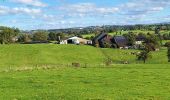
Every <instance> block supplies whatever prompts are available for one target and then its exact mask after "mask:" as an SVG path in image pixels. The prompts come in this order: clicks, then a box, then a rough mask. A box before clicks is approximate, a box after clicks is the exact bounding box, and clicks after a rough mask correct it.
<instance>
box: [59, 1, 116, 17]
mask: <svg viewBox="0 0 170 100" xmlns="http://www.w3.org/2000/svg"><path fill="white" fill-rule="evenodd" d="M58 9H59V10H62V11H65V12H67V14H68V15H73V16H76V15H77V16H81V17H82V16H85V15H103V14H114V13H116V12H117V11H119V8H117V7H98V6H96V5H95V4H93V3H78V4H69V5H68V4H67V5H64V6H62V7H59V8H58Z"/></svg>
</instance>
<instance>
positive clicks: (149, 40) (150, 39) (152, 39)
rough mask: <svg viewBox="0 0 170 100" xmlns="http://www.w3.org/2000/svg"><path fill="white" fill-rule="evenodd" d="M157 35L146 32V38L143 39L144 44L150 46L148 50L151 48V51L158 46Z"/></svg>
mask: <svg viewBox="0 0 170 100" xmlns="http://www.w3.org/2000/svg"><path fill="white" fill-rule="evenodd" d="M158 40H159V39H158V37H157V36H156V35H155V34H150V33H148V34H147V37H146V40H145V44H146V46H148V48H150V50H151V49H152V51H154V50H156V48H158V47H159V42H158Z"/></svg>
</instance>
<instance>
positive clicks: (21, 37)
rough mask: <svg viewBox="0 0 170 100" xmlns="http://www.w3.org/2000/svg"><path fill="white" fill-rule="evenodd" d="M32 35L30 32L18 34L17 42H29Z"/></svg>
mask: <svg viewBox="0 0 170 100" xmlns="http://www.w3.org/2000/svg"><path fill="white" fill-rule="evenodd" d="M31 41H32V36H31V35H30V34H20V35H19V38H18V42H24V43H26V42H31Z"/></svg>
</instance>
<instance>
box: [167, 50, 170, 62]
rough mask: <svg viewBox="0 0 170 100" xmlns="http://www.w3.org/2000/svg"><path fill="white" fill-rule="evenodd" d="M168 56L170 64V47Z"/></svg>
mask: <svg viewBox="0 0 170 100" xmlns="http://www.w3.org/2000/svg"><path fill="white" fill-rule="evenodd" d="M167 56H168V62H170V47H168V53H167Z"/></svg>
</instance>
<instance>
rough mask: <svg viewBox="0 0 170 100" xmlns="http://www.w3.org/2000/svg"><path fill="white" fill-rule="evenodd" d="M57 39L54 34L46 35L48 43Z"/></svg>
mask: <svg viewBox="0 0 170 100" xmlns="http://www.w3.org/2000/svg"><path fill="white" fill-rule="evenodd" d="M57 39H58V36H57V34H56V33H55V32H50V33H49V34H48V40H50V41H56V40H57Z"/></svg>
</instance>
